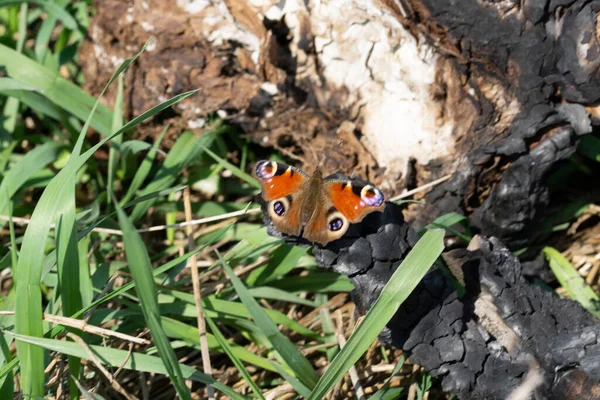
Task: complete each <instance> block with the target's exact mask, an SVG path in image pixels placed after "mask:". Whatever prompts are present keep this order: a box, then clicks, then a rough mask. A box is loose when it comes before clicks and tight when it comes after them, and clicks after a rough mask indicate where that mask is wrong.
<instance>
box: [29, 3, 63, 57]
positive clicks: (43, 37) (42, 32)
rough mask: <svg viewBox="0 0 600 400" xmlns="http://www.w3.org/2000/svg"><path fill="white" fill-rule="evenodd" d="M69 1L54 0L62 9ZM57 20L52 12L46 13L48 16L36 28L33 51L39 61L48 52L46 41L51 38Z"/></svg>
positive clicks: (48, 41)
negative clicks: (37, 28)
mask: <svg viewBox="0 0 600 400" xmlns="http://www.w3.org/2000/svg"><path fill="white" fill-rule="evenodd" d="M69 1H70V0H56V1H55V2H54V4H55V5H56V6H57V7H60V8H61V9H63V10H64V7H65V5H67V4H68V3H69ZM57 20H58V19H57V18H56V16H54V15H52V14H50V15H48V17H47V18H45V19H44V20H43V21H42V25H41V26H40V29H39V30H38V33H37V36H36V38H35V46H34V53H35V56H36V58H37V59H38V60H39V61H40V62H43V61H44V58H45V56H46V54H47V53H48V43H50V39H51V38H52V32H53V31H54V28H55V26H56V21H57ZM65 26H66V25H65Z"/></svg>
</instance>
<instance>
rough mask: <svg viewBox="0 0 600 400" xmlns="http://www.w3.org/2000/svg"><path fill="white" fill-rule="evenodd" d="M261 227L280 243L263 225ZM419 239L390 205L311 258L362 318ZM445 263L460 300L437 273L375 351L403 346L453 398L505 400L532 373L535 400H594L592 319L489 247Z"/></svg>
mask: <svg viewBox="0 0 600 400" xmlns="http://www.w3.org/2000/svg"><path fill="white" fill-rule="evenodd" d="M263 206H264V204H263ZM265 224H266V225H267V229H268V230H269V233H270V234H272V235H275V236H278V237H282V235H281V234H279V233H278V232H277V231H276V230H275V229H274V227H273V225H272V223H271V221H270V220H269V218H268V217H266V218H265ZM283 238H284V239H285V240H286V241H288V242H290V243H294V244H300V245H302V244H307V243H306V242H305V241H304V240H303V239H298V238H294V237H289V236H283ZM417 239H418V236H417V235H416V233H415V232H414V231H413V230H412V229H411V228H410V227H409V226H408V225H407V224H406V223H405V222H404V220H403V217H402V213H401V211H400V209H399V208H398V206H395V205H394V204H391V203H388V204H387V206H386V210H385V212H384V213H373V214H370V215H369V216H367V218H365V220H363V222H362V223H360V224H357V225H353V226H351V229H350V230H349V231H348V232H347V234H346V235H345V236H344V237H343V238H342V239H340V240H337V241H334V242H331V243H329V244H328V245H327V246H326V247H319V246H317V247H313V253H314V254H315V257H316V259H317V262H318V264H319V265H320V266H321V267H324V268H332V269H333V270H335V271H336V272H339V273H342V274H345V275H347V276H348V277H349V278H350V279H351V280H352V282H353V283H354V285H355V289H354V291H353V292H352V298H353V300H354V302H355V304H356V309H357V312H358V314H360V315H364V314H365V313H366V312H367V310H368V309H369V308H370V307H371V305H372V304H373V302H374V301H375V300H376V299H377V297H378V296H379V293H380V292H381V290H382V289H383V287H384V286H385V284H386V283H387V281H388V280H389V278H390V277H391V275H392V274H393V273H394V271H395V270H396V269H397V268H398V266H399V265H400V263H401V262H402V260H403V259H404V257H405V256H406V255H407V253H408V251H409V250H410V248H411V247H412V246H413V245H414V244H415V243H416V241H417ZM443 258H444V259H445V260H446V262H447V264H448V267H449V268H450V270H451V271H452V272H453V274H454V275H455V276H456V277H457V279H458V280H459V281H461V282H462V283H463V284H464V287H465V294H464V295H463V296H462V297H459V295H458V292H457V290H456V289H455V287H454V286H453V284H452V282H451V281H450V279H449V278H448V277H447V275H445V274H444V273H442V272H441V270H440V269H439V267H436V266H434V267H433V268H432V270H431V271H430V272H429V273H428V274H427V275H426V276H425V278H424V279H423V281H422V282H421V283H420V284H419V285H418V286H417V288H416V289H415V291H414V292H413V293H412V294H411V295H410V296H409V297H408V299H407V300H406V301H405V302H404V303H403V304H402V306H401V307H400V309H399V310H398V311H397V312H396V314H395V315H394V317H393V318H392V319H391V320H390V322H389V323H388V325H387V327H386V328H385V329H384V330H383V331H382V332H381V334H380V335H379V340H380V341H381V342H383V343H388V344H393V345H395V346H398V347H401V348H402V349H403V350H404V351H406V352H407V354H408V355H409V359H410V360H411V361H412V362H414V363H416V364H419V365H421V366H423V367H424V368H425V369H426V370H427V371H428V372H430V373H431V374H432V375H433V376H436V377H439V378H440V379H441V383H442V388H443V389H444V390H445V391H448V392H450V393H453V394H455V395H457V396H458V398H460V399H483V398H485V399H489V400H493V399H498V400H499V399H502V400H504V399H506V398H507V397H508V396H509V395H510V394H511V393H512V392H513V391H514V390H516V389H517V388H518V387H520V385H521V384H522V383H523V380H524V379H525V376H526V374H527V373H528V371H530V369H532V368H533V370H534V371H536V372H537V373H539V374H540V375H541V378H542V381H541V384H540V385H539V386H537V387H536V388H535V392H534V393H533V395H534V396H537V397H535V398H536V399H557V400H558V399H597V398H600V380H599V377H600V323H599V322H598V321H597V320H596V319H594V318H593V317H592V316H591V314H589V313H588V312H587V311H586V310H584V309H583V308H582V307H581V306H580V305H579V304H578V303H576V302H574V301H571V300H566V299H561V298H559V297H557V296H556V295H555V294H554V293H552V292H548V291H545V290H543V289H542V288H541V287H539V286H535V285H530V284H528V283H527V282H526V281H525V280H524V278H523V276H522V271H521V264H520V262H519V260H518V259H517V258H516V257H515V256H514V255H513V254H512V253H511V252H510V251H509V250H508V249H507V248H506V247H505V246H504V245H503V244H502V243H501V242H500V241H499V240H498V239H496V238H493V237H492V238H490V239H486V238H483V237H480V236H476V237H475V238H474V239H473V240H472V241H471V243H470V244H469V247H468V248H467V249H457V250H453V251H450V252H447V253H445V254H444V257H443Z"/></svg>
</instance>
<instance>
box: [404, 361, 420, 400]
mask: <svg viewBox="0 0 600 400" xmlns="http://www.w3.org/2000/svg"><path fill="white" fill-rule="evenodd" d="M420 369H421V367H419V366H418V365H416V364H415V365H413V369H412V374H411V376H412V381H413V383H412V384H411V385H410V387H409V388H408V396H407V399H408V400H415V399H416V398H417V386H418V383H417V379H416V378H415V377H416V374H417V372H419V370H420Z"/></svg>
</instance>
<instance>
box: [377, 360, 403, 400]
mask: <svg viewBox="0 0 600 400" xmlns="http://www.w3.org/2000/svg"><path fill="white" fill-rule="evenodd" d="M405 361H406V356H405V355H403V356H402V358H400V361H398V363H397V364H396V366H395V367H394V370H393V371H392V373H391V374H390V377H389V378H388V380H387V381H385V383H384V384H383V386H382V387H381V389H379V390H378V391H377V393H375V394H374V395H373V396H371V397H369V400H383V399H384V398H385V396H386V395H387V394H388V392H389V388H390V384H391V383H392V378H393V377H394V376H396V374H397V373H398V372H400V370H401V369H402V366H404V362H405Z"/></svg>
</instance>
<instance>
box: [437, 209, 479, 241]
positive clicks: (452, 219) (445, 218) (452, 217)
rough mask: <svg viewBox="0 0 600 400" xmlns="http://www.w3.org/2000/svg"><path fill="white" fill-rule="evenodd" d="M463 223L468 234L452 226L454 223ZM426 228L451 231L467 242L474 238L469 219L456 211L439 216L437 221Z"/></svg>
mask: <svg viewBox="0 0 600 400" xmlns="http://www.w3.org/2000/svg"><path fill="white" fill-rule="evenodd" d="M456 224H463V225H464V227H465V231H466V234H463V233H460V232H459V231H457V230H456V229H454V228H452V226H453V225H456ZM425 228H426V229H434V228H442V229H445V230H447V231H448V232H450V233H451V234H452V235H454V236H456V237H458V238H460V239H461V240H463V241H464V242H466V243H469V242H470V241H471V238H472V236H473V235H472V234H471V230H470V229H469V219H468V218H467V217H465V216H464V215H460V214H458V213H455V212H451V213H448V214H444V215H442V216H440V217H438V218H437V219H436V220H435V221H433V222H432V223H431V224H429V225H427V226H426V227H425Z"/></svg>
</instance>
